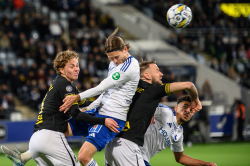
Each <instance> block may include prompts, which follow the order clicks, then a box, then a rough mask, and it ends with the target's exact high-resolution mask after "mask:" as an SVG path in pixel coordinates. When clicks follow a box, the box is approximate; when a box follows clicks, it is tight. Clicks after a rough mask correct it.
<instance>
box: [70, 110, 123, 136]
mask: <svg viewBox="0 0 250 166" xmlns="http://www.w3.org/2000/svg"><path fill="white" fill-rule="evenodd" d="M70 114H71V116H72V118H73V119H74V120H75V121H80V122H85V123H91V124H102V125H105V126H106V127H108V128H109V129H110V130H111V131H113V132H115V133H118V132H119V131H118V130H117V128H119V126H118V124H117V122H116V121H115V120H114V119H111V118H101V117H95V116H92V115H89V114H86V113H84V112H80V110H78V109H76V110H71V111H70Z"/></svg>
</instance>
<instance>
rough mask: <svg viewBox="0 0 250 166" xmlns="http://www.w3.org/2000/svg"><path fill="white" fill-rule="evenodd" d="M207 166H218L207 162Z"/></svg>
mask: <svg viewBox="0 0 250 166" xmlns="http://www.w3.org/2000/svg"><path fill="white" fill-rule="evenodd" d="M206 166H217V165H216V164H215V163H212V162H206Z"/></svg>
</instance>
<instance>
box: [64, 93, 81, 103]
mask: <svg viewBox="0 0 250 166" xmlns="http://www.w3.org/2000/svg"><path fill="white" fill-rule="evenodd" d="M68 96H75V94H70V95H67V96H66V97H68ZM84 102H85V101H84ZM76 104H78V102H75V103H73V104H72V105H76Z"/></svg>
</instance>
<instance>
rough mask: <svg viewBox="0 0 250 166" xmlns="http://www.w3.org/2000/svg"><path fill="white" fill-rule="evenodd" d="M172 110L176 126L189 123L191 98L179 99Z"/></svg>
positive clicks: (182, 97) (187, 96) (186, 96)
mask: <svg viewBox="0 0 250 166" xmlns="http://www.w3.org/2000/svg"><path fill="white" fill-rule="evenodd" d="M174 110H175V114H176V118H177V122H178V124H182V123H184V122H187V121H189V120H190V119H191V117H192V110H191V97H190V96H189V95H184V96H181V97H179V98H178V99H177V105H176V106H175V107H174Z"/></svg>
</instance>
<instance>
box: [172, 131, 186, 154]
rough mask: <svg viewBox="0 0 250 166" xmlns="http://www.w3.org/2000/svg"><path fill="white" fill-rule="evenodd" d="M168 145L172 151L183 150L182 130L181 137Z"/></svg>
mask: <svg viewBox="0 0 250 166" xmlns="http://www.w3.org/2000/svg"><path fill="white" fill-rule="evenodd" d="M170 147H171V150H172V151H173V152H183V132H182V135H181V138H180V139H179V140H178V141H174V142H173V144H171V145H170Z"/></svg>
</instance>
